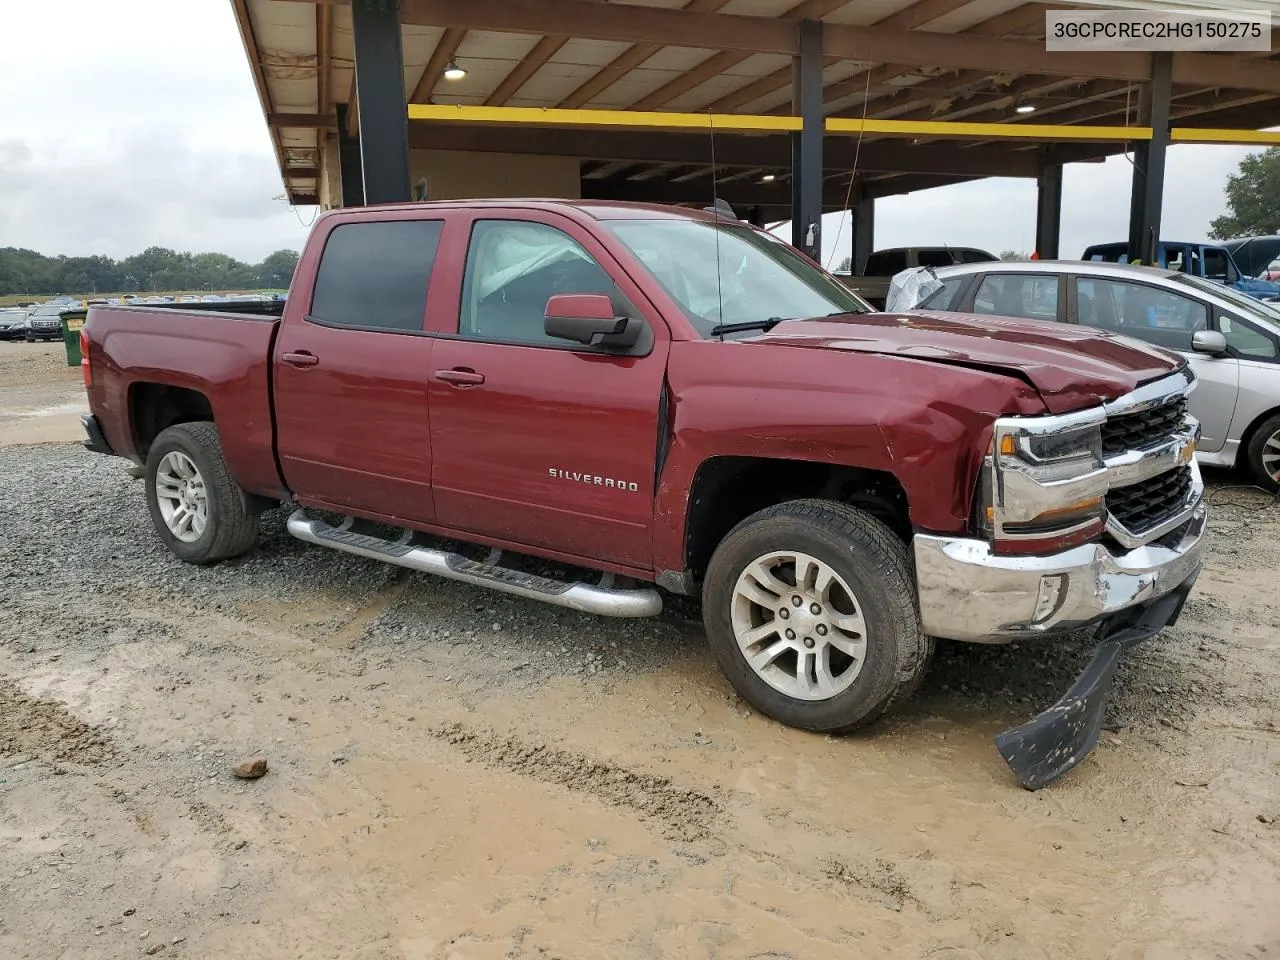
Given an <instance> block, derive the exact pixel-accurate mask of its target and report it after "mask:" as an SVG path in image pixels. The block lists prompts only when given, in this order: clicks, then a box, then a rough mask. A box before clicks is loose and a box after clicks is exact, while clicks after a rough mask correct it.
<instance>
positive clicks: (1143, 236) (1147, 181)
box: [1129, 51, 1173, 263]
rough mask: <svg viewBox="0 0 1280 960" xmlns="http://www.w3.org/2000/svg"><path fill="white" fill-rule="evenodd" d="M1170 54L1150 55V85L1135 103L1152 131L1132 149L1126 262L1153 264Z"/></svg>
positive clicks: (1161, 190) (1143, 122)
mask: <svg viewBox="0 0 1280 960" xmlns="http://www.w3.org/2000/svg"><path fill="white" fill-rule="evenodd" d="M1172 88H1173V54H1172V53H1169V52H1167V51H1166V52H1161V53H1153V54H1151V81H1150V83H1146V84H1143V87H1142V91H1141V94H1140V97H1139V100H1138V123H1139V125H1141V126H1149V127H1151V140H1150V141H1141V142H1139V143H1137V144H1136V145H1135V146H1134V149H1133V194H1132V198H1131V200H1130V202H1129V259H1130V260H1131V261H1133V260H1141V261H1143V262H1144V263H1152V262H1154V261H1155V259H1156V244H1157V243H1158V242H1159V240H1160V214H1161V207H1162V203H1163V199H1164V167H1165V153H1166V151H1167V149H1168V147H1169V102H1170V99H1171V96H1172Z"/></svg>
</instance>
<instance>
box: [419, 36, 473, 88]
mask: <svg viewBox="0 0 1280 960" xmlns="http://www.w3.org/2000/svg"><path fill="white" fill-rule="evenodd" d="M466 36H467V31H465V30H461V29H458V28H457V27H449V28H448V29H446V30H445V32H444V33H442V34H441V35H440V39H439V40H437V41H436V48H435V49H434V50H432V51H431V59H429V60H428V61H427V65H426V66H425V67H423V68H422V73H421V74H420V75H419V76H418V82H417V83H416V84H415V85H414V87H413V92H412V93H411V94H409V102H410V103H428V102H430V100H431V96H432V94H433V93H435V89H436V84H437V83H439V82H440V78H441V77H442V76H443V75H444V71H445V68H446V67H447V66H449V64H450V63H451V62H453V58H454V57H455V56H457V54H458V47H460V46H462V41H463V40H464V39H465V38H466Z"/></svg>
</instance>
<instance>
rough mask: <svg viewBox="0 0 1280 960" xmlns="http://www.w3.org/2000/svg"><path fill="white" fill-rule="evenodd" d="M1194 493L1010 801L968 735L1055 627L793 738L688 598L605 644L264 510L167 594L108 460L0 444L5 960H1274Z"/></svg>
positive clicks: (1274, 689)
mask: <svg viewBox="0 0 1280 960" xmlns="http://www.w3.org/2000/svg"><path fill="white" fill-rule="evenodd" d="M1215 482H1216V483H1218V484H1219V485H1222V484H1223V483H1229V482H1231V481H1230V478H1216V480H1215ZM1215 496H1216V497H1217V499H1218V500H1220V501H1221V502H1220V503H1218V504H1217V507H1218V509H1217V510H1216V512H1215V514H1214V519H1213V554H1212V557H1211V560H1210V564H1209V567H1208V569H1207V570H1206V573H1205V575H1204V577H1203V578H1202V581H1201V584H1200V586H1199V587H1198V589H1197V593H1196V595H1195V596H1194V597H1193V599H1192V600H1191V601H1190V603H1189V604H1188V607H1187V610H1186V613H1185V615H1184V620H1183V622H1182V623H1181V624H1179V626H1178V627H1177V628H1175V629H1171V630H1168V631H1165V632H1164V633H1163V634H1162V635H1161V636H1160V637H1158V638H1157V639H1155V640H1154V641H1152V642H1150V643H1147V644H1145V645H1143V646H1142V647H1140V648H1139V649H1138V650H1137V651H1135V653H1134V654H1133V655H1132V656H1130V657H1129V658H1127V659H1126V660H1125V661H1124V664H1123V666H1122V669H1121V672H1120V676H1119V680H1118V683H1117V686H1116V688H1115V691H1114V695H1113V697H1112V701H1111V713H1112V717H1113V722H1112V723H1111V724H1110V726H1111V727H1112V732H1111V733H1109V734H1107V735H1106V736H1105V737H1104V740H1103V742H1102V743H1101V744H1100V745H1099V747H1098V750H1097V751H1096V752H1095V754H1094V756H1093V757H1091V758H1090V759H1089V760H1088V761H1086V763H1084V764H1082V765H1081V767H1080V768H1078V769H1077V770H1076V771H1074V772H1073V773H1072V774H1071V775H1070V776H1069V777H1068V778H1067V779H1065V780H1064V781H1062V782H1061V783H1060V784H1058V785H1055V787H1054V788H1052V789H1050V790H1047V791H1043V792H1041V793H1039V794H1034V795H1032V794H1026V793H1024V792H1022V791H1020V790H1018V789H1016V788H1015V787H1014V786H1013V785H1012V782H1011V779H1010V778H1009V776H1008V773H1007V771H1005V770H1004V769H1003V767H1002V765H1001V764H1000V762H999V759H998V757H996V755H995V752H994V750H993V749H992V747H991V745H990V737H991V736H992V735H993V734H994V733H995V732H997V731H999V730H1000V729H1002V728H1003V727H1005V726H1008V725H1009V724H1011V723H1016V722H1020V721H1021V720H1023V719H1025V718H1026V717H1028V716H1029V715H1031V714H1033V713H1034V712H1036V711H1037V710H1039V709H1041V708H1043V707H1044V706H1046V705H1047V704H1048V703H1050V702H1052V701H1053V700H1054V699H1055V698H1056V696H1057V695H1058V694H1059V693H1060V692H1061V691H1062V690H1063V689H1065V687H1066V686H1067V685H1069V683H1070V682H1071V680H1072V679H1074V677H1075V675H1076V674H1077V673H1078V671H1079V670H1080V668H1081V667H1082V666H1083V664H1084V662H1085V661H1086V660H1087V658H1088V656H1089V654H1090V652H1091V650H1090V645H1089V642H1088V640H1087V638H1077V639H1075V640H1071V641H1062V642H1055V643H1051V644H1024V645H1019V646H1010V647H977V646H966V645H952V644H944V645H942V647H941V649H940V651H939V655H938V658H937V660H936V661H935V664H934V666H933V669H932V670H931V672H930V674H929V677H928V680H927V682H926V685H925V687H924V689H923V691H922V693H921V695H920V696H919V697H918V698H917V700H916V701H914V702H913V703H911V704H909V705H907V706H906V707H905V709H904V710H903V711H902V712H901V713H899V714H898V715H896V716H894V717H892V718H890V719H889V720H888V721H887V722H885V723H882V724H880V725H879V726H877V727H876V728H875V729H874V730H873V731H870V732H868V733H864V734H859V735H856V736H852V737H848V738H833V737H816V736H809V735H805V734H801V733H798V732H796V731H792V730H787V729H785V728H782V727H780V726H779V725H777V724H775V723H772V722H770V721H767V720H765V719H763V718H761V717H759V716H758V715H756V714H754V713H752V712H751V711H750V710H749V709H747V708H746V706H745V705H744V704H743V703H742V702H741V701H740V700H738V698H737V697H736V696H735V695H734V694H733V693H732V692H731V690H730V689H729V687H728V686H727V684H726V683H725V682H724V681H723V680H722V679H721V678H720V676H719V675H718V673H717V672H716V671H715V668H714V665H713V663H712V662H711V658H710V657H709V655H708V654H707V653H706V652H705V650H704V647H703V640H702V636H701V628H700V625H699V624H698V623H697V621H696V615H697V611H696V608H695V607H694V606H693V605H691V604H688V603H677V604H673V605H672V608H671V609H670V610H669V611H668V612H667V613H665V614H664V615H663V617H661V618H659V619H657V620H653V621H606V620H601V619H598V618H594V617H589V616H585V615H581V614H577V613H574V612H572V611H566V610H561V609H558V608H554V607H549V606H545V605H539V604H536V603H533V602H529V601H524V600H519V599H515V598H508V597H504V596H502V595H499V594H494V593H490V592H487V591H483V590H479V589H474V588H470V587H467V586H464V585H460V584H456V583H449V582H445V581H440V580H437V579H434V578H430V577H427V576H423V575H418V574H412V573H409V572H407V571H402V570H399V569H397V568H393V567H389V566H386V565H383V564H380V563H376V562H373V561H364V560H361V559H358V558H354V557H349V556H345V555H338V554H334V553H332V552H329V551H325V550H322V549H318V548H315V547H310V546H307V545H305V544H302V543H300V542H298V541H296V540H294V539H293V538H291V537H289V536H288V535H287V533H286V532H285V530H284V517H283V515H282V514H280V513H279V512H273V513H270V514H267V515H266V516H265V517H264V521H263V529H262V537H261V544H260V547H259V549H258V550H257V551H255V552H253V553H251V554H249V555H247V556H245V557H243V558H240V559H238V560H235V561H232V562H228V563H224V564H221V565H218V566H215V567H212V568H195V567H189V566H185V565H183V564H181V563H179V562H177V561H175V560H174V558H173V557H171V556H170V555H169V554H168V553H167V551H165V550H164V548H163V547H162V546H161V544H160V543H159V541H158V539H157V538H156V537H155V536H154V534H153V532H152V530H151V527H150V522H149V519H148V517H147V513H146V510H145V507H144V504H143V497H142V487H141V483H140V482H138V481H134V480H131V479H129V478H128V476H127V475H126V472H125V464H124V463H123V461H119V460H113V459H109V458H103V457H97V456H92V455H89V454H87V453H85V452H84V451H82V450H81V449H79V448H78V447H76V446H74V445H67V444H48V445H42V446H19V447H8V448H0V811H4V813H3V814H0V956H5V957H10V956H12V957H15V958H18V957H22V958H44V957H86V958H87V957H132V956H144V955H155V953H156V952H165V953H169V954H173V955H179V954H180V955H182V956H187V957H209V958H213V957H218V958H221V957H225V956H228V955H232V954H234V955H237V956H240V957H278V956H297V957H300V958H304V960H312V958H319V957H330V956H333V957H378V958H382V957H386V958H393V957H394V958H400V957H403V958H418V957H442V958H443V957H450V958H452V957H458V958H461V957H495V958H496V957H552V956H558V957H566V958H567V957H578V956H611V957H612V956H616V957H623V958H630V957H637V958H641V957H644V958H648V957H664V956H672V957H675V956H681V957H683V956H705V957H740V956H760V957H764V956H769V957H775V958H780V957H794V958H801V957H805V958H807V957H822V956H847V955H850V952H851V951H852V952H854V953H860V954H861V955H865V956H873V957H874V956H887V955H890V954H891V953H892V955H894V956H926V955H927V956H932V957H946V958H951V960H962V958H974V957H982V958H984V960H987V958H1009V960H1013V958H1017V960H1024V958H1039V957H1045V958H1047V957H1055V958H1057V957H1091V958H1092V957H1102V956H1108V957H1117V958H1135V960H1136V958H1138V957H1143V958H1163V957H1170V958H1172V957H1178V958H1184V957H1231V958H1236V957H1264V956H1272V955H1274V953H1275V952H1276V951H1277V950H1280V925H1278V924H1277V922H1276V920H1275V919H1274V918H1273V915H1272V914H1273V911H1271V910H1269V909H1267V908H1266V907H1265V904H1267V903H1274V900H1275V898H1276V897H1277V896H1280V869H1278V868H1280V828H1278V827H1277V826H1276V824H1275V822H1274V821H1275V818H1277V817H1280V801H1277V799H1276V798H1277V797H1280V726H1278V725H1277V712H1276V706H1275V704H1276V698H1277V694H1280V665H1277V663H1276V652H1277V650H1280V643H1278V642H1277V640H1276V639H1275V638H1276V633H1277V630H1278V629H1280V602H1277V599H1276V596H1275V591H1274V585H1275V582H1276V581H1275V570H1276V568H1277V564H1278V562H1280V546H1278V544H1277V534H1280V507H1277V506H1276V505H1274V504H1273V503H1272V504H1269V503H1268V502H1267V501H1266V500H1265V499H1263V498H1262V497H1260V496H1258V495H1255V494H1253V493H1251V492H1249V491H1232V490H1229V489H1222V490H1220V491H1219V493H1218V494H1216V495H1215ZM256 754H262V755H264V756H266V757H268V759H269V763H270V770H271V772H270V773H268V774H267V776H266V777H265V778H263V779H262V780H261V781H240V780H235V779H233V778H231V777H230V775H229V770H230V767H231V766H232V765H233V764H235V763H237V762H239V761H240V760H243V759H245V758H246V757H249V756H252V755H256ZM157 946H158V947H160V948H161V949H160V950H157V951H154V952H153V950H154V948H155V947H157Z"/></svg>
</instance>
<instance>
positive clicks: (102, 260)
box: [0, 247, 298, 295]
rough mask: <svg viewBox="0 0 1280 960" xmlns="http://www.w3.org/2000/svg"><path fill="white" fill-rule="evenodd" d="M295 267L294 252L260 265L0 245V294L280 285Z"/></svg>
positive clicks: (149, 252)
mask: <svg viewBox="0 0 1280 960" xmlns="http://www.w3.org/2000/svg"><path fill="white" fill-rule="evenodd" d="M297 265H298V253H297V251H295V250H277V251H276V252H275V253H272V254H270V255H268V256H267V257H266V258H265V259H264V260H263V261H262V262H261V263H243V262H241V261H239V260H236V259H235V258H234V257H229V256H227V255H226V254H224V253H186V252H179V251H177V250H169V249H168V248H166V247H148V248H147V249H146V250H143V251H142V252H141V253H138V254H135V255H134V256H132V257H126V258H125V259H123V260H112V259H111V258H110V257H102V256H97V257H65V256H60V257H46V256H45V255H44V254H41V253H37V252H36V251H34V250H23V249H20V248H18V247H0V295H2V294H14V293H18V294H23V293H26V294H48V295H58V294H93V293H146V292H149V291H154V290H271V289H284V288H286V287H288V286H289V281H290V280H291V279H292V278H293V270H294V267H296V266H297Z"/></svg>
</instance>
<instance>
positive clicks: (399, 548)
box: [289, 510, 662, 617]
mask: <svg viewBox="0 0 1280 960" xmlns="http://www.w3.org/2000/svg"><path fill="white" fill-rule="evenodd" d="M349 524H350V520H348V523H347V524H344V525H343V526H340V527H334V526H330V525H329V524H327V523H325V522H324V521H323V520H317V519H316V518H314V517H309V516H307V513H306V511H305V510H297V511H295V512H294V513H293V515H292V516H291V517H289V532H290V533H291V534H293V536H295V537H297V538H298V539H299V540H305V541H306V542H307V543H314V544H316V545H318V546H321V547H330V548H332V549H334V550H341V551H343V552H344V553H354V554H355V555H356V556H360V557H369V558H370V559H372V560H382V561H384V562H386V563H394V564H395V565H396V566H400V567H408V568H409V569H410V570H420V571H422V572H423V573H433V574H435V575H436V576H437V577H447V578H448V579H450V580H461V581H462V582H463V583H470V584H472V585H474V586H477V587H489V588H490V589H492V590H499V591H501V592H502V593H513V594H515V595H516V596H518V597H527V598H529V599H530V600H541V601H542V602H543V603H553V604H555V605H556V606H558V607H568V608H569V609H571V610H581V611H582V612H584V613H595V614H599V615H600V616H604V617H655V616H657V615H658V614H659V613H661V612H662V596H661V595H660V594H659V593H658V591H657V590H654V589H652V588H647V587H646V588H640V589H635V590H618V589H615V588H614V587H613V586H612V582H613V574H610V573H606V574H603V575H602V577H601V581H600V583H599V584H598V585H595V586H593V585H591V584H588V583H569V582H567V581H564V580H552V579H550V578H548V577H539V576H537V575H535V574H531V573H521V572H520V571H518V570H512V569H510V568H508V567H502V566H498V564H497V563H496V560H497V559H498V558H499V557H500V556H501V555H502V551H500V550H494V551H492V552H491V553H490V555H489V559H488V560H487V561H485V562H483V563H481V562H478V561H475V560H468V559H467V558H466V557H464V556H462V555H461V554H457V553H449V552H448V551H445V550H435V549H433V548H431V547H423V546H414V545H413V544H412V542H411V540H412V537H413V532H412V531H409V530H406V531H405V532H404V535H403V536H401V538H400V539H399V540H382V539H380V538H378V537H370V536H367V535H365V534H363V533H356V532H355V531H354V530H351V529H349Z"/></svg>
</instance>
